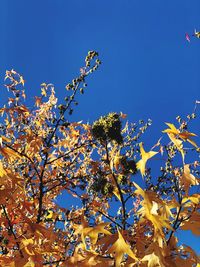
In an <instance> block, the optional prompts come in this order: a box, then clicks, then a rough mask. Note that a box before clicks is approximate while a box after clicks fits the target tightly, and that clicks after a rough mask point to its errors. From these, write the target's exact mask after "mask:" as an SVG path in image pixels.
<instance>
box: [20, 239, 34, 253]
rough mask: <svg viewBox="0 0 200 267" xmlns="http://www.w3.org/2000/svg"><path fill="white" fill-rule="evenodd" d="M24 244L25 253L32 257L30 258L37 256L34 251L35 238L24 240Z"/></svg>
mask: <svg viewBox="0 0 200 267" xmlns="http://www.w3.org/2000/svg"><path fill="white" fill-rule="evenodd" d="M22 244H23V247H24V250H25V252H26V253H27V254H28V255H30V256H33V255H35V253H34V251H33V244H34V240H33V238H28V239H23V240H22Z"/></svg>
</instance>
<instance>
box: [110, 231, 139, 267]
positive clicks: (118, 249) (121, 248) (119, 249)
mask: <svg viewBox="0 0 200 267" xmlns="http://www.w3.org/2000/svg"><path fill="white" fill-rule="evenodd" d="M108 253H109V254H114V255H115V260H116V267H119V266H121V261H122V259H123V256H124V254H127V255H128V256H130V257H131V258H132V259H134V260H135V261H138V259H137V257H136V256H135V254H134V253H133V251H132V250H131V249H130V246H129V245H128V244H127V243H126V242H125V240H124V238H123V236H122V234H121V233H120V231H119V230H118V239H117V241H116V242H115V243H114V244H113V245H112V247H111V248H109V250H108Z"/></svg>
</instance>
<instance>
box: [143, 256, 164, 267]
mask: <svg viewBox="0 0 200 267" xmlns="http://www.w3.org/2000/svg"><path fill="white" fill-rule="evenodd" d="M141 261H147V262H148V263H147V266H148V267H158V266H159V267H166V266H165V265H163V264H162V262H160V258H159V257H158V256H157V255H155V253H154V252H153V253H151V254H148V255H145V256H144V257H143V258H142V260H141Z"/></svg>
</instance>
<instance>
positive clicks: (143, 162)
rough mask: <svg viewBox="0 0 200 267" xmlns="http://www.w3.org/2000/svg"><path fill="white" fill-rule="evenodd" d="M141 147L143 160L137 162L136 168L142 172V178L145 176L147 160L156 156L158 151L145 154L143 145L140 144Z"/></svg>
mask: <svg viewBox="0 0 200 267" xmlns="http://www.w3.org/2000/svg"><path fill="white" fill-rule="evenodd" d="M139 146H140V154H141V157H142V158H141V159H140V160H139V161H138V162H137V164H136V166H137V169H139V170H140V172H141V174H142V176H144V174H145V166H146V162H147V160H149V159H150V158H152V157H153V156H155V155H156V154H157V153H158V152H156V151H149V152H145V150H144V148H143V145H142V143H140V144H139Z"/></svg>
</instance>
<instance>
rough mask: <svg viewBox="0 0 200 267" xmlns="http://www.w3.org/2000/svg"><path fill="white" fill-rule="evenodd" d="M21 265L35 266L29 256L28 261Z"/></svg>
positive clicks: (26, 266)
mask: <svg viewBox="0 0 200 267" xmlns="http://www.w3.org/2000/svg"><path fill="white" fill-rule="evenodd" d="M23 267H35V263H34V261H33V260H32V259H31V258H29V261H28V262H27V263H26V264H25V265H24V266H23Z"/></svg>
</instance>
